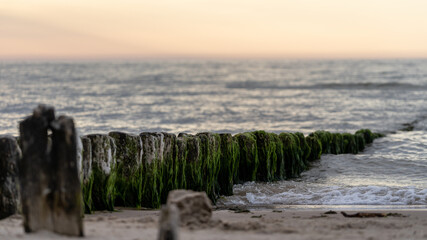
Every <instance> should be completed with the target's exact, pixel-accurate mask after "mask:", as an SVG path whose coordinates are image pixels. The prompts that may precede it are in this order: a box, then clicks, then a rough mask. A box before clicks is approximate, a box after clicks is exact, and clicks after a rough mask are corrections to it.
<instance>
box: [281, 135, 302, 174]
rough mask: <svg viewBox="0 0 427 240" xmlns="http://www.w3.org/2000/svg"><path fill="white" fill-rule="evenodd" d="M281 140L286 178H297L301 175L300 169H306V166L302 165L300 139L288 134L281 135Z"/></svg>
mask: <svg viewBox="0 0 427 240" xmlns="http://www.w3.org/2000/svg"><path fill="white" fill-rule="evenodd" d="M279 138H280V140H281V141H282V143H283V152H284V156H285V173H286V178H293V177H296V176H298V174H299V171H300V170H299V169H300V168H303V167H305V164H303V163H302V164H301V159H300V155H301V153H300V152H301V149H300V147H299V138H298V137H296V136H295V135H294V134H292V133H286V132H285V133H281V134H279ZM300 165H302V166H300Z"/></svg>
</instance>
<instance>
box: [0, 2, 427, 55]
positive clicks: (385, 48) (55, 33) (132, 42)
mask: <svg viewBox="0 0 427 240" xmlns="http://www.w3.org/2000/svg"><path fill="white" fill-rule="evenodd" d="M109 57H237V58H245V57H263V58H270V57H271V58H294V57H296V58H310V57H313V58H319V57H320V58H323V57H325V58H333V57H339V58H358V57H362V58H363V57H367V58H377V57H378V58H387V57H393V58H394V57H403V58H405V57H427V0H357V1H350V0H292V1H291V0H257V1H255V0H234V1H233V0H155V1H154V0H152V1H146V0H120V1H118V0H115V1H112V0H103V1H98V0H91V1H87V0H73V1H69V0H13V1H8V0H0V58H109Z"/></svg>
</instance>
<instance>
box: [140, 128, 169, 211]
mask: <svg viewBox="0 0 427 240" xmlns="http://www.w3.org/2000/svg"><path fill="white" fill-rule="evenodd" d="M139 136H140V138H141V142H142V152H143V154H142V171H141V172H142V176H143V182H142V194H141V195H142V202H141V206H143V207H150V208H159V207H160V205H161V197H162V190H163V177H162V176H163V167H162V162H163V152H162V151H163V146H162V144H163V135H162V134H161V133H150V132H144V133H141V134H140V135H139Z"/></svg>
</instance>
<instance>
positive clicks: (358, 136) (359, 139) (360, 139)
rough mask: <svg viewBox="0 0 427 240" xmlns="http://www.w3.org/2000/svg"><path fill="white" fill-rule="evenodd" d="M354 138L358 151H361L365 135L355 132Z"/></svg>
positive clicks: (363, 147)
mask: <svg viewBox="0 0 427 240" xmlns="http://www.w3.org/2000/svg"><path fill="white" fill-rule="evenodd" d="M354 138H355V140H356V144H357V150H358V152H361V151H363V150H364V149H365V145H366V142H365V137H364V135H363V134H362V133H356V134H354Z"/></svg>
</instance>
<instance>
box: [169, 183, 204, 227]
mask: <svg viewBox="0 0 427 240" xmlns="http://www.w3.org/2000/svg"><path fill="white" fill-rule="evenodd" d="M167 205H168V206H171V205H176V207H177V208H178V210H179V219H180V223H181V225H182V226H183V225H193V224H195V225H199V224H205V223H208V222H209V221H210V219H211V217H212V203H211V201H210V200H209V198H208V196H207V195H206V193H205V192H195V191H191V190H174V191H170V192H169V195H168V200H167Z"/></svg>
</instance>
